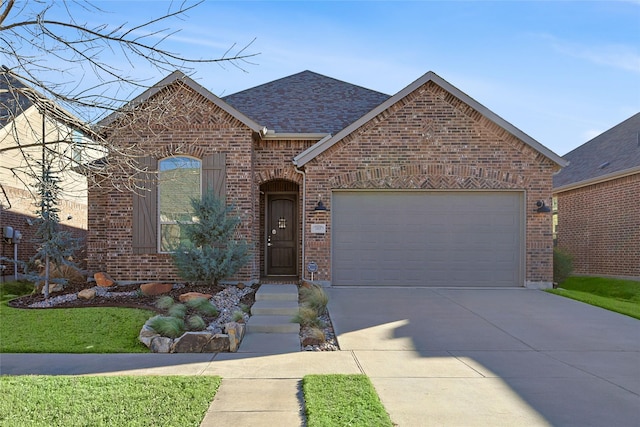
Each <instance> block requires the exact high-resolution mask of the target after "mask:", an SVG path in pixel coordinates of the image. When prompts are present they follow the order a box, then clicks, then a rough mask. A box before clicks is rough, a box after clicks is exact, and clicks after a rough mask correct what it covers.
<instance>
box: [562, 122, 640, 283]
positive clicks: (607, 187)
mask: <svg viewBox="0 0 640 427" xmlns="http://www.w3.org/2000/svg"><path fill="white" fill-rule="evenodd" d="M639 138H640V113H638V114H636V115H634V116H632V117H630V118H629V119H627V120H625V121H624V122H622V123H620V124H618V125H617V126H614V127H613V128H611V129H609V130H608V131H606V132H604V133H603V134H601V135H599V136H597V137H595V138H593V139H592V140H590V141H588V142H586V143H585V144H583V145H581V146H580V147H578V148H576V149H575V150H573V151H571V152H570V153H568V154H566V155H565V156H564V159H565V160H567V161H568V162H569V165H568V166H567V167H565V168H564V169H563V170H562V171H561V172H560V173H558V174H557V175H556V176H555V177H554V179H553V187H554V188H553V194H554V198H555V199H556V203H557V245H558V247H559V248H562V249H564V250H566V251H567V252H569V253H570V254H571V255H572V256H573V266H574V273H576V274H582V275H592V276H620V277H630V278H636V279H640V139H639Z"/></svg>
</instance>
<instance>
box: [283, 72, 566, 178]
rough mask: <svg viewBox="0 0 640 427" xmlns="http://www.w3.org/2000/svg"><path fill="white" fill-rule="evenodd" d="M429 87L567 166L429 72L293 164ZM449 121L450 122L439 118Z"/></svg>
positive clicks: (488, 125)
mask: <svg viewBox="0 0 640 427" xmlns="http://www.w3.org/2000/svg"><path fill="white" fill-rule="evenodd" d="M428 84H431V85H435V86H437V87H439V88H440V89H441V90H442V95H441V96H442V97H443V98H446V99H447V101H448V102H449V103H450V104H451V105H455V109H456V111H458V112H461V113H463V114H465V115H466V116H468V117H470V118H471V119H473V120H475V121H477V122H483V123H484V126H485V127H486V128H491V129H492V131H493V132H494V133H495V134H497V135H502V137H503V138H504V137H505V136H506V134H508V135H510V136H512V137H514V138H517V139H518V140H520V141H522V143H523V144H524V145H526V146H528V147H529V148H531V149H533V150H534V151H535V152H537V153H539V154H540V155H541V156H543V157H545V158H547V159H549V160H550V161H552V162H553V163H554V164H556V166H564V165H565V164H566V162H565V161H564V160H563V159H562V158H561V157H560V156H558V155H557V154H555V153H553V152H552V151H551V150H549V149H548V148H546V147H544V146H543V145H542V144H540V143H539V142H537V141H535V140H534V139H533V138H531V137H530V136H528V135H527V134H525V133H524V132H522V131H521V130H519V129H518V128H516V127H515V126H513V125H511V124H510V123H508V122H507V121H506V120H504V119H502V118H501V117H499V116H498V115H497V114H495V113H493V112H492V111H491V110H489V109H488V108H486V107H484V106H483V105H482V104H480V103H478V102H477V101H475V100H474V99H473V98H471V97H469V96H468V95H466V94H465V93H463V92H462V91H460V90H459V89H457V88H455V87H454V86H452V85H451V84H449V83H448V82H446V81H445V80H443V79H442V78H440V77H439V76H437V75H436V74H435V73H433V72H429V73H427V74H425V75H424V76H422V77H421V78H419V79H418V80H416V81H414V82H413V83H411V84H410V85H409V86H407V87H406V88H404V89H403V90H401V91H400V92H398V93H397V94H396V95H394V96H392V97H391V98H389V99H387V100H386V101H385V102H383V103H382V104H380V105H379V106H377V107H376V108H374V109H373V110H371V111H370V112H368V113H367V114H366V115H364V116H363V117H361V118H360V119H359V120H357V121H356V122H354V123H352V124H351V125H349V126H347V127H346V128H345V129H343V130H341V131H340V132H338V133H337V134H336V135H334V136H332V137H330V138H325V139H324V140H322V141H320V142H318V143H317V144H315V145H314V146H312V147H310V148H309V149H308V150H305V151H304V152H302V153H300V154H299V155H298V156H296V157H295V158H294V164H295V165H296V166H298V167H302V166H304V165H305V164H306V163H308V162H310V161H311V160H313V159H315V158H316V157H317V156H319V155H321V154H322V153H323V152H325V151H326V150H328V149H329V148H331V147H332V146H334V145H335V144H337V143H338V142H340V141H342V140H343V139H345V138H347V137H349V136H351V135H352V134H354V133H355V132H360V131H361V129H362V128H363V127H366V126H367V125H368V124H369V123H377V122H379V121H380V120H383V119H384V117H385V116H386V115H387V114H388V112H389V111H390V110H391V109H393V108H394V106H397V105H400V104H402V103H405V102H407V100H408V99H410V98H412V97H415V96H416V94H419V93H420V92H421V91H424V90H426V89H425V88H426V86H427V85H428ZM407 118H408V120H409V121H413V118H412V117H407ZM439 119H443V120H446V119H447V118H446V117H444V118H439Z"/></svg>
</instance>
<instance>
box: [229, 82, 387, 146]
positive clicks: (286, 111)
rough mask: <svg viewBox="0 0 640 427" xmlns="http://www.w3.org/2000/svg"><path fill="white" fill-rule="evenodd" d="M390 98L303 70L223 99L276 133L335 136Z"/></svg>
mask: <svg viewBox="0 0 640 427" xmlns="http://www.w3.org/2000/svg"><path fill="white" fill-rule="evenodd" d="M388 98H389V95H386V94H383V93H380V92H376V91H373V90H370V89H366V88H363V87H361V86H357V85H353V84H350V83H346V82H343V81H340V80H336V79H333V78H331V77H326V76H323V75H321V74H317V73H314V72H311V71H303V72H301V73H298V74H294V75H292V76H288V77H284V78H282V79H278V80H275V81H272V82H269V83H265V84H263V85H260V86H256V87H254V88H251V89H247V90H244V91H242V92H238V93H235V94H232V95H228V96H226V97H224V98H223V100H224V101H225V102H228V103H229V104H231V105H232V106H234V107H235V108H236V109H238V110H240V111H242V112H243V113H245V114H246V115H248V116H249V117H251V118H252V119H254V120H256V121H257V122H259V123H261V124H262V125H264V126H266V127H267V128H268V129H269V130H274V131H275V132H276V133H325V134H334V133H337V132H338V131H340V130H342V129H344V128H345V127H347V126H348V125H350V124H351V123H353V122H355V121H356V120H358V119H359V118H360V117H362V116H363V115H365V114H366V113H368V112H369V111H371V110H372V109H373V108H375V107H376V106H378V105H380V104H381V103H382V102H384V101H385V100H387V99H388Z"/></svg>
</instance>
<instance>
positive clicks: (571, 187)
mask: <svg viewBox="0 0 640 427" xmlns="http://www.w3.org/2000/svg"><path fill="white" fill-rule="evenodd" d="M636 173H640V166H634V167H632V168H629V169H623V170H621V171H617V172H612V173H608V174H606V175H601V176H597V177H595V178H590V179H585V180H584V181H579V182H574V183H571V184H566V185H563V186H561V187H557V188H554V189H553V194H556V193H562V192H565V191H569V190H575V189H576V188H581V187H586V186H588V185H594V184H599V183H601V182H605V181H611V180H613V179H618V178H624V177H625V176H629V175H634V174H636Z"/></svg>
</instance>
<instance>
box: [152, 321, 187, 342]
mask: <svg viewBox="0 0 640 427" xmlns="http://www.w3.org/2000/svg"><path fill="white" fill-rule="evenodd" d="M149 326H150V327H151V329H153V330H154V331H156V332H157V333H159V334H160V335H162V336H163V337H169V338H178V337H179V336H180V335H182V334H183V333H184V332H185V326H184V320H182V319H180V318H178V317H173V316H155V317H153V318H151V319H150V320H149Z"/></svg>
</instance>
